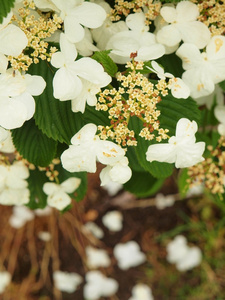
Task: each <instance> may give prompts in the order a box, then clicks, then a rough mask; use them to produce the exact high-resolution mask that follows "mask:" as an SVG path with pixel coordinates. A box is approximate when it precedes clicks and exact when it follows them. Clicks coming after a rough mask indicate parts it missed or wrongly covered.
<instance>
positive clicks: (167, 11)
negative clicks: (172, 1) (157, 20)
mask: <svg viewBox="0 0 225 300" xmlns="http://www.w3.org/2000/svg"><path fill="white" fill-rule="evenodd" d="M160 15H161V16H162V17H163V19H164V20H165V21H166V22H168V23H173V22H175V21H176V19H177V11H176V9H175V8H174V7H170V6H164V7H162V8H161V9H160Z"/></svg>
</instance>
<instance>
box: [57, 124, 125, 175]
mask: <svg viewBox="0 0 225 300" xmlns="http://www.w3.org/2000/svg"><path fill="white" fill-rule="evenodd" d="M96 131H97V126H96V125H94V124H92V123H89V124H86V125H85V126H84V127H82V128H81V130H80V131H78V132H77V133H76V134H75V135H74V136H73V137H72V139H71V143H72V145H70V146H69V149H67V150H65V151H64V152H63V153H62V155H61V161H62V165H63V168H64V169H66V170H67V171H69V172H82V171H86V172H91V173H95V172H96V161H99V162H101V163H102V164H114V163H116V162H117V161H119V160H120V159H121V158H122V157H123V156H124V155H125V151H124V150H123V149H122V148H121V147H120V146H118V145H116V144H115V143H113V142H110V141H102V140H100V139H99V136H97V135H95V134H96Z"/></svg>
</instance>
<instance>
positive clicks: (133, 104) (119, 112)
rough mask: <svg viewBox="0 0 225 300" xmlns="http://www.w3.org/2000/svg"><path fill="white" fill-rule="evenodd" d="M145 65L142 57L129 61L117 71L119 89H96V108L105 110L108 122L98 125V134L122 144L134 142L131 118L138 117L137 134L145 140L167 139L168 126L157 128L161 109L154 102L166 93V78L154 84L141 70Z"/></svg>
mask: <svg viewBox="0 0 225 300" xmlns="http://www.w3.org/2000/svg"><path fill="white" fill-rule="evenodd" d="M143 67H144V63H143V62H142V61H134V60H133V61H132V62H128V63H127V65H126V68H127V71H125V72H123V73H118V74H117V76H116V78H117V81H118V83H119V84H120V87H119V88H118V89H115V88H113V87H112V88H111V89H105V90H104V91H102V92H100V93H99V98H98V103H97V104H96V110H103V111H108V114H109V119H110V126H99V127H98V130H99V131H100V138H101V139H107V138H110V139H112V140H115V141H116V142H117V143H118V144H120V145H122V146H123V147H126V146H136V145H137V140H136V138H135V133H134V131H133V130H131V129H129V127H128V124H129V121H130V118H132V117H137V118H138V119H139V120H140V121H141V124H142V127H143V128H141V129H140V132H139V135H140V136H141V137H142V138H144V139H146V140H153V139H154V138H155V137H156V133H157V137H156V140H157V141H158V142H160V141H161V140H162V139H167V138H168V136H167V133H168V129H162V128H160V124H159V120H158V117H159V115H160V110H158V109H157V103H159V102H160V101H161V100H162V98H161V95H162V96H164V95H166V94H167V93H168V90H167V88H168V85H167V83H166V82H165V80H159V81H158V82H157V84H156V85H155V84H153V83H152V82H150V81H149V80H148V78H147V77H146V76H144V75H143V74H141V73H140V70H142V69H143Z"/></svg>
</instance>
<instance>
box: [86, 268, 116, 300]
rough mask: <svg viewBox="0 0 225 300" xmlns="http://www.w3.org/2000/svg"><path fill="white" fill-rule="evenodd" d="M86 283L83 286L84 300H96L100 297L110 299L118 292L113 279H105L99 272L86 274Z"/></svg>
mask: <svg viewBox="0 0 225 300" xmlns="http://www.w3.org/2000/svg"><path fill="white" fill-rule="evenodd" d="M86 281H87V283H86V284H85V286H84V299H88V300H98V299H99V298H101V297H110V296H112V295H114V294H115V293H116V292H117V290H118V287H119V285H118V282H117V281H116V280H115V279H112V278H107V277H105V276H104V275H103V274H102V273H101V272H100V271H89V272H87V273H86Z"/></svg>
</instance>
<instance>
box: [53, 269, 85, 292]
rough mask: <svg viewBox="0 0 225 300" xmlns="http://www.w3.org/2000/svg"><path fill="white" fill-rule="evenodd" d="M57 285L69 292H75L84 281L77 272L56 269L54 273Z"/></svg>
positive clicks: (58, 287) (59, 288)
mask: <svg viewBox="0 0 225 300" xmlns="http://www.w3.org/2000/svg"><path fill="white" fill-rule="evenodd" d="M53 280H54V284H55V287H56V288H57V289H58V290H60V291H62V292H67V293H73V292H75V291H76V290H77V287H78V286H79V285H80V284H81V282H82V277H81V276H80V275H79V274H77V273H73V272H71V273H69V272H63V271H55V272H54V273H53Z"/></svg>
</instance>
